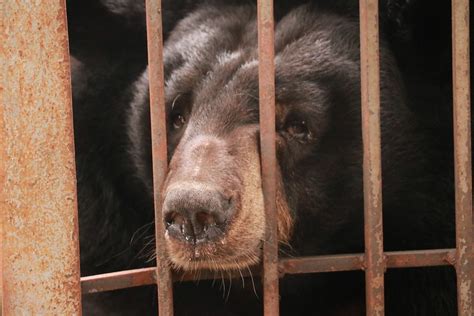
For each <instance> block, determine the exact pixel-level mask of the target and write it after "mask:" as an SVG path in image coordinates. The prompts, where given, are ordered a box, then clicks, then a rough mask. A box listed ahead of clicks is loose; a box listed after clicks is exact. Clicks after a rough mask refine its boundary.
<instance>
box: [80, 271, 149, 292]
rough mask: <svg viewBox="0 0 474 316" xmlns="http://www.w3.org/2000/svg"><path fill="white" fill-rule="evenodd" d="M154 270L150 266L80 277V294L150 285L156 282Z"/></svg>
mask: <svg viewBox="0 0 474 316" xmlns="http://www.w3.org/2000/svg"><path fill="white" fill-rule="evenodd" d="M156 270H157V269H156V267H151V268H143V269H134V270H127V271H120V272H112V273H104V274H98V275H92V276H87V277H82V278H81V285H82V294H92V293H98V292H106V291H113V290H119V289H126V288H130V287H136V286H143V285H152V284H155V283H156Z"/></svg>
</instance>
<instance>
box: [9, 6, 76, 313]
mask: <svg viewBox="0 0 474 316" xmlns="http://www.w3.org/2000/svg"><path fill="white" fill-rule="evenodd" d="M4 10H5V11H4V13H5V14H4V15H3V16H4V18H5V19H4V20H5V21H4V23H5V28H4V36H5V41H4V44H3V51H4V53H5V57H6V58H5V64H4V68H3V69H4V76H5V78H6V82H5V89H4V90H2V110H3V112H2V113H0V114H2V115H1V117H0V120H1V121H0V122H1V123H0V126H1V129H0V132H1V136H0V138H1V139H2V142H3V144H2V146H1V148H2V150H3V154H2V155H1V156H0V159H1V162H0V163H1V167H2V168H0V169H1V170H3V171H4V174H2V177H1V178H0V180H1V181H2V182H3V190H2V199H1V200H0V203H1V210H2V214H1V215H2V223H3V225H4V226H3V242H2V244H3V273H4V291H3V294H4V297H3V298H4V300H3V308H4V313H5V315H53V314H55V315H78V314H80V309H81V304H80V297H81V295H80V283H79V246H78V227H77V204H76V187H75V163H74V145H73V130H72V108H71V87H70V70H69V50H68V39H67V24H66V15H65V3H64V1H63V0H56V1H40V0H38V1H34V2H31V1H21V0H17V1H7V2H5V3H4Z"/></svg>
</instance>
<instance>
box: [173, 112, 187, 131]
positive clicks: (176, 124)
mask: <svg viewBox="0 0 474 316" xmlns="http://www.w3.org/2000/svg"><path fill="white" fill-rule="evenodd" d="M185 123H186V118H185V117H184V115H183V114H181V113H176V114H174V115H173V116H172V117H171V124H173V128H174V129H180V128H181V127H183V125H184V124H185Z"/></svg>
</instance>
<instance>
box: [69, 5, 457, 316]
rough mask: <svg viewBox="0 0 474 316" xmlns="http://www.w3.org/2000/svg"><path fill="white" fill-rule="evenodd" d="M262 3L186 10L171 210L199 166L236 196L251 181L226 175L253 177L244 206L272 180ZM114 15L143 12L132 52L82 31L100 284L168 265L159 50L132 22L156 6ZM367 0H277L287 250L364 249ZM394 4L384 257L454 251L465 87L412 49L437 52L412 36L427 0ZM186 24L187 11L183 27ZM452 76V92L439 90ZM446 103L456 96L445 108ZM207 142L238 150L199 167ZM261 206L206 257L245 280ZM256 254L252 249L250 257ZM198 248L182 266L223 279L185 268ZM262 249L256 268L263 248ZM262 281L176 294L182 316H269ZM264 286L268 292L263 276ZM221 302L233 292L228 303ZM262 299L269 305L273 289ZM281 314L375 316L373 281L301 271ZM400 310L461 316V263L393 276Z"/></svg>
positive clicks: (82, 128) (100, 310) (176, 63)
mask: <svg viewBox="0 0 474 316" xmlns="http://www.w3.org/2000/svg"><path fill="white" fill-rule="evenodd" d="M247 2H248V1H232V3H229V2H226V1H199V2H196V3H193V4H189V3H188V2H186V1H183V7H182V8H184V9H181V10H180V11H177V10H171V12H172V13H173V14H174V15H170V16H172V18H170V19H169V20H165V22H166V23H165V33H166V34H169V38H168V37H167V41H166V45H165V54H164V62H165V80H166V82H165V84H166V90H165V94H166V101H167V102H166V104H167V117H168V131H167V133H168V151H169V158H170V170H171V172H170V174H169V175H168V178H167V182H166V185H165V189H164V197H165V200H166V196H167V194H169V190H168V189H169V188H170V187H171V186H172V185H173V184H174V183H178V184H182V183H184V182H183V179H182V178H183V177H186V176H188V177H189V178H190V179H191V178H192V176H191V174H192V172H191V171H189V170H188V168H189V166H194V167H196V168H198V167H199V168H203V169H205V172H204V173H203V174H204V175H201V174H199V181H204V180H205V181H214V183H220V184H219V185H221V183H224V184H223V186H225V183H234V182H235V181H234V182H232V181H231V180H229V181H223V180H222V179H223V178H222V177H224V176H225V177H227V178H231V179H233V178H238V179H239V181H240V182H239V183H241V185H240V186H233V187H232V190H233V191H237V196H239V199H240V200H239V201H241V200H245V197H246V196H247V195H248V192H247V193H245V192H244V191H245V190H244V189H245V187H246V186H247V183H249V182H248V181H247V182H246V181H245V178H246V177H247V176H245V175H246V174H250V173H251V174H255V170H259V162H258V159H256V160H255V158H254V157H258V152H259V147H258V134H257V132H258V127H257V123H258V76H257V66H258V62H257V51H256V49H257V37H256V34H257V29H256V8H255V6H254V5H251V4H248V3H247ZM302 2H304V1H302ZM420 2H422V1H420ZM101 3H103V4H105V5H104V7H102V10H105V9H104V8H109V9H110V10H111V11H112V12H113V14H110V15H111V16H113V19H119V20H118V21H120V15H121V14H123V13H124V12H125V13H126V12H129V13H131V15H129V16H126V21H128V22H123V25H125V26H124V30H129V31H127V32H128V33H127V34H134V35H133V36H131V38H134V39H135V40H134V41H131V42H129V43H128V44H129V46H127V45H126V44H124V45H122V41H121V40H120V35H117V33H114V34H115V35H114V36H113V37H112V39H111V42H112V44H110V45H106V44H104V43H100V42H101V41H100V40H97V39H93V40H90V41H89V42H87V41H81V40H77V41H75V40H74V35H71V50H72V53H73V56H74V57H76V58H75V59H73V91H74V123H75V137H76V153H77V154H76V156H77V169H78V194H79V208H80V237H81V269H82V274H84V275H89V274H96V273H103V272H109V271H116V270H122V269H129V268H136V267H142V266H144V265H151V264H153V262H150V260H149V259H150V258H152V257H153V247H154V240H153V238H152V236H153V233H154V230H153V207H152V204H153V201H152V185H151V183H152V181H151V176H152V174H151V152H150V136H149V135H150V127H149V109H148V81H147V70H146V69H145V67H146V56H145V53H146V52H145V50H144V47H143V46H142V44H144V42H143V39H144V37H141V36H135V35H136V34H142V33H141V32H142V31H140V30H143V27H144V26H143V25H141V22H140V23H138V22H137V23H135V22H130V21H133V20H134V19H136V15H137V14H138V15H140V14H143V7H140V6H133V8H131V7H128V6H127V3H128V1H115V4H113V3H114V1H102V2H101ZM166 3H167V1H164V9H165V11H164V14H165V17H166V12H167V11H166ZM329 3H330V4H329ZM354 3H355V4H356V3H357V2H354V1H335V2H334V1H333V2H330V1H313V3H312V4H305V5H297V4H293V5H287V6H283V5H282V6H280V5H278V4H277V10H276V19H277V21H276V34H275V41H276V43H275V51H276V58H275V63H276V98H277V117H276V122H277V132H278V138H277V154H278V165H279V177H278V182H279V186H278V187H279V189H278V190H279V199H280V200H279V201H280V203H279V205H280V208H279V219H280V222H281V223H286V224H285V225H287V226H288V227H286V228H284V227H283V226H282V225H284V224H280V227H279V230H280V231H279V232H280V239H281V242H283V243H284V244H282V247H281V250H282V252H281V256H286V255H290V256H306V255H321V254H335V253H355V252H363V250H364V244H363V195H362V143H361V142H362V140H361V135H362V134H361V126H360V125H361V118H360V72H359V71H360V70H359V58H360V57H359V25H358V19H357V8H356V7H357V6H356V5H354ZM394 3H396V2H395V1H387V2H383V4H382V5H381V8H382V10H383V11H382V13H381V16H382V22H383V23H382V28H381V48H380V52H381V62H380V63H381V106H382V114H381V120H382V127H381V130H382V158H383V159H382V169H383V172H382V174H383V207H384V218H383V220H384V248H385V250H386V251H393V250H411V249H433V248H450V247H454V224H453V221H454V212H453V187H452V182H453V177H452V170H451V169H452V143H451V141H450V136H451V134H450V133H449V132H448V131H449V128H450V126H451V125H450V123H449V122H448V121H450V120H447V119H446V117H445V116H446V115H445V114H446V113H447V114H450V111H449V106H448V105H449V102H450V100H451V98H450V91H449V88H447V87H448V86H447V85H446V84H445V83H446V82H449V78H447V79H446V78H444V77H443V78H431V77H430V75H429V74H426V70H427V69H429V66H430V65H432V63H431V64H430V62H429V60H428V61H426V64H424V65H422V67H421V70H420V71H419V72H416V71H415V70H414V69H413V62H412V61H410V60H409V58H410V57H409V56H407V53H406V52H405V50H406V49H407V47H408V48H410V49H411V51H413V52H415V53H414V55H415V57H414V58H415V59H416V58H418V59H421V58H420V57H419V56H418V55H417V53H420V51H421V52H423V50H424V49H425V47H421V48H420V47H414V46H413V45H412V44H413V42H416V41H418V40H419V34H418V33H417V32H419V30H418V29H417V27H418V25H415V26H416V27H414V26H413V25H411V23H414V22H413V19H411V17H410V16H406V15H407V14H406V13H405V11H403V10H407V9H406V7H408V8H411V7H412V6H414V7H416V5H414V4H413V3H415V4H416V1H406V2H405V1H398V2H397V3H398V5H399V6H400V7H403V10H401V9H400V10H399V11H396V10H395V9H394V7H396V8H399V7H397V6H396V5H395V4H394ZM443 3H444V2H443ZM73 4H74V2H72V4H71V7H72V5H73ZM384 4H386V5H384ZM111 6H112V7H111ZM171 8H173V7H171ZM180 8H181V7H180ZM187 11H189V13H186V12H187ZM140 12H141V13H140ZM397 12H398V13H397ZM400 12H401V13H400ZM410 12H411V11H410ZM414 12H418V11H416V10H415V11H414ZM185 13H186V14H185ZM182 15H187V16H186V17H185V18H184V19H181V16H182ZM73 16H74V15H73ZM77 16H80V15H79V14H78V15H77ZM79 20H80V19H79ZM405 20H407V21H408V22H406V21H405ZM73 22H74V19H73V20H72V21H71V22H70V23H73ZM175 22H177V23H178V24H177V26H176V27H175V28H174V24H175ZM79 24H80V23H79ZM118 24H120V23H118ZM74 25H76V24H75V23H73V26H74ZM75 29H77V28H74V27H72V32H73V33H71V34H79V35H76V36H77V38H78V39H80V38H82V37H81V36H82V33H81V32H76V33H74V30H75ZM79 29H80V28H79ZM172 29H173V30H172ZM130 30H131V31H130ZM171 30H172V31H171ZM394 30H395V31H394ZM400 30H401V31H400ZM106 32H112V31H111V30H107V31H106ZM124 32H125V31H124ZM81 43H89V44H87V45H86V44H83V45H82V46H81ZM96 45H98V47H99V48H98V49H95V48H94V47H95V46H96ZM433 46H435V45H433ZM441 51H442V52H444V49H442V50H441ZM413 80H422V81H421V83H420V86H421V88H420V89H416V88H414V87H415V86H416V84H414V83H413ZM440 82H441V84H442V86H443V89H445V90H447V91H444V90H443V89H441V91H439V90H438V91H433V89H432V87H433V86H436V85H437V84H438V83H440ZM417 84H418V81H417ZM431 93H437V94H440V97H439V98H438V99H437V100H436V99H433V97H432V95H431ZM435 101H436V102H437V103H434V102H435ZM429 102H433V104H427V103H429ZM433 109H435V110H436V111H434V110H433ZM432 112H436V113H438V115H436V113H435V115H433V114H432ZM439 113H442V114H441V115H439ZM178 114H179V115H182V116H183V117H184V120H185V123H184V126H179V127H178V128H176V127H173V119H174V118H175V117H176V116H177V115H178ZM303 121H304V124H302V122H303ZM202 138H204V139H205V140H206V142H207V143H206V144H208V145H206V146H211V148H224V149H225V150H223V151H222V152H220V151H219V154H212V155H210V156H204V158H208V160H211V162H213V163H211V164H208V163H206V161H205V160H204V162H203V160H202V159H201V160H200V159H197V158H202V157H201V156H199V155H198V154H196V152H197V150H196V149H195V148H201V147H202V144H201V143H199V141H201V140H200V139H202ZM197 140H198V141H197ZM196 142H197V143H196ZM196 144H197V145H196ZM209 144H210V145H209ZM216 144H220V145H216ZM193 146H194V147H193ZM200 146H201V147H200ZM213 146H214V147H213ZM219 150H220V149H219ZM244 154H245V156H243V155H244ZM249 154H250V155H251V156H252V157H253V158H252V157H251V158H249V156H248V155H249ZM196 155H197V156H196ZM212 159H214V160H212ZM219 160H221V162H222V163H219V162H220V161H219ZM242 161H244V162H246V163H242ZM224 162H225V164H224ZM180 174H182V175H181V176H177V175H180ZM209 174H211V176H210V175H209ZM217 175H221V176H217ZM180 177H181V178H180ZM203 178H204V180H202V179H203ZM227 178H226V179H227ZM176 179H178V180H176ZM242 179H244V180H242ZM255 181H257V182H255V183H254V184H253V185H255V184H257V187H258V183H259V181H260V180H259V179H257V180H255ZM242 183H243V184H242ZM247 191H248V190H247ZM252 192H253V193H254V195H253V197H252V198H253V201H254V202H255V201H257V200H259V199H260V198H261V197H259V195H258V194H261V192H260V193H258V192H259V190H258V189H255V188H253V189H252ZM241 204H242V205H243V204H244V203H243V202H242V203H240V204H238V205H241ZM254 205H257V204H254ZM239 207H240V206H239ZM252 212H253V213H252ZM258 212H262V209H259V208H258V207H256V206H255V207H254V208H249V207H247V208H246V207H244V206H241V207H240V208H239V212H238V214H244V215H245V214H247V215H245V216H244V215H239V216H240V217H236V219H235V220H234V222H233V223H232V225H230V227H229V228H228V229H227V230H226V231H225V232H224V236H227V237H229V236H233V235H232V232H233V231H238V232H239V234H237V235H236V234H234V235H236V236H237V237H235V236H234V237H232V238H229V241H228V242H229V244H228V245H227V247H228V249H227V250H225V251H224V250H223V249H224V248H222V250H214V252H212V251H209V250H206V251H207V252H205V257H206V256H207V257H208V258H209V260H211V261H212V260H215V261H217V266H216V267H217V268H218V269H219V265H220V266H221V267H225V270H230V269H235V268H239V269H241V268H243V269H246V265H247V264H249V263H250V262H253V261H255V260H258V256H259V248H260V246H261V242H262V241H261V240H262V239H263V236H262V235H261V229H260V228H258V229H257V228H256V227H257V226H258V225H260V226H259V227H263V226H262V225H263V223H262V222H261V221H262V220H260V219H258V218H261V217H259V216H257V214H259V213H258ZM249 214H250V215H251V214H253V216H250V215H249ZM250 217H252V218H254V219H255V218H257V220H254V221H253V222H252V223H253V224H252V225H249V223H250V221H249V220H242V218H250ZM239 221H240V222H239ZM255 221H256V223H254V222H255ZM239 223H240V224H239ZM239 225H240V226H239ZM255 225H257V226H255ZM236 226H238V228H236ZM285 229H286V230H285ZM259 231H260V233H259ZM283 231H285V232H286V233H283ZM290 231H291V238H290V237H289V236H290ZM239 236H245V237H249V238H250V237H251V238H253V239H254V240H255V241H256V243H255V245H253V244H252V246H249V245H250V244H248V243H247V241H246V242H245V243H243V239H242V238H243V237H239ZM244 244H245V245H246V247H245V248H246V249H240V248H239V247H241V248H242V245H244ZM285 244H287V245H285ZM186 247H188V246H183V245H182V244H181V243H180V242H176V241H173V239H170V238H168V250H169V252H170V258H171V262H172V263H173V264H174V265H175V266H176V267H178V268H185V269H191V268H193V267H194V266H196V267H207V268H209V267H210V268H212V266H210V265H206V263H202V264H201V263H196V264H195V265H193V264H191V265H188V264H186V260H188V259H189V260H191V261H192V260H195V258H194V257H193V258H188V256H189V253H188V252H187V250H189V249H188V248H189V247H188V248H186ZM193 247H194V246H193ZM196 247H197V246H196ZM249 247H250V248H249ZM252 247H253V248H252ZM192 249H194V248H192ZM229 249H232V252H235V253H237V254H239V253H243V252H244V251H247V250H250V251H251V253H252V254H251V256H252V260H250V261H249V262H246V261H242V262H236V263H235V264H232V263H225V262H226V258H228V256H230V255H229V251H230V250H229ZM245 255H246V256H249V254H248V253H247V252H245ZM232 258H233V257H232ZM236 258H240V257H239V256H236ZM238 260H241V259H238ZM238 260H237V261H238ZM204 261H205V260H204ZM192 262H193V261H192ZM224 263H225V265H224ZM219 273H223V272H219ZM218 275H219V276H220V274H218ZM223 276H225V272H224V274H223ZM253 281H254V280H252V282H253ZM255 281H257V280H255ZM223 282H224V281H223ZM234 282H237V281H236V280H234ZM245 283H246V284H245V288H244V289H240V285H234V286H233V288H232V291H231V290H230V289H229V288H227V289H224V290H222V289H219V288H218V287H216V288H214V287H213V286H212V285H213V284H212V283H208V282H202V283H201V284H199V285H198V286H197V288H196V286H195V285H193V284H182V285H179V286H177V289H176V293H175V308H176V310H177V314H183V315H185V314H188V313H192V314H193V315H196V314H197V315H223V314H226V315H240V314H242V313H247V314H251V315H254V314H255V315H258V314H259V313H261V299H259V298H257V297H256V296H255V294H254V293H253V292H254V289H253V287H252V286H251V285H250V284H251V281H250V280H248V281H247V282H245ZM224 284H225V283H224ZM227 286H228V287H229V286H230V284H227ZM227 291H228V293H227ZM256 291H257V292H260V290H259V284H258V281H257V284H256ZM222 292H225V295H224V296H228V297H224V298H221V297H220V296H221V294H222ZM133 295H135V296H133ZM258 296H259V297H260V298H261V293H258ZM114 297H115V299H116V300H117V301H123V300H127V301H128V302H130V300H134V301H135V300H137V299H136V297H140V298H141V299H142V301H143V302H142V303H141V304H138V303H137V304H135V305H136V306H130V304H128V308H130V310H126V309H124V307H123V306H121V305H120V304H117V303H116V301H114V300H113V299H114ZM134 297H135V298H134ZM153 297H154V289H153V288H149V289H144V290H143V291H140V290H130V291H123V292H122V293H110V294H109V293H104V294H100V295H96V296H87V297H86V300H85V308H86V312H87V311H89V312H90V313H91V314H110V313H114V312H116V313H120V314H124V315H125V314H132V313H134V312H132V311H135V312H136V311H138V312H137V313H138V314H144V313H146V312H150V313H152V314H153V312H154V311H155V310H156V306H153V302H154V301H155V300H154V299H153ZM110 298H111V299H112V301H109V299H110ZM203 302H205V303H203ZM139 305H140V306H141V307H138V306H139ZM243 305H245V306H243ZM125 306H127V305H125ZM147 307H149V309H148V310H147ZM138 308H142V309H141V310H140V309H138ZM281 309H282V314H284V315H293V314H295V315H298V314H308V313H311V312H312V311H314V313H318V314H321V315H360V314H363V313H364V278H363V273H362V272H347V273H336V274H333V273H331V274H320V275H311V276H304V277H303V276H288V277H285V278H283V279H282V281H281ZM386 313H387V315H455V314H456V300H455V278H454V274H453V271H452V269H451V268H423V269H403V270H389V271H388V272H387V274H386Z"/></svg>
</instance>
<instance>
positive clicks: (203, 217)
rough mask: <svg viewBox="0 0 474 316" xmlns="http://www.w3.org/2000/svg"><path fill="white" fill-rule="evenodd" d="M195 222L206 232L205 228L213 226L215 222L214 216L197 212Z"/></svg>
mask: <svg viewBox="0 0 474 316" xmlns="http://www.w3.org/2000/svg"><path fill="white" fill-rule="evenodd" d="M196 221H197V222H198V223H199V224H200V225H201V226H203V227H204V229H205V230H207V227H209V226H212V225H215V224H216V220H215V218H214V216H212V215H211V214H209V213H207V212H198V213H197V214H196Z"/></svg>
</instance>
